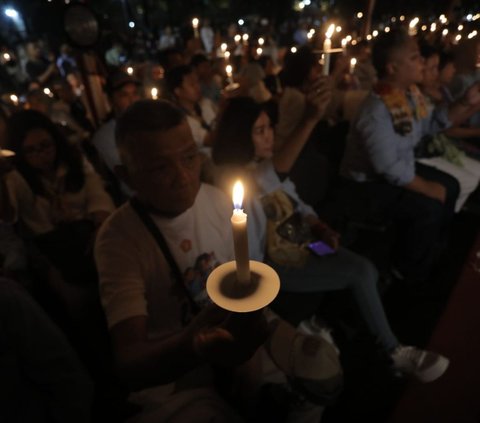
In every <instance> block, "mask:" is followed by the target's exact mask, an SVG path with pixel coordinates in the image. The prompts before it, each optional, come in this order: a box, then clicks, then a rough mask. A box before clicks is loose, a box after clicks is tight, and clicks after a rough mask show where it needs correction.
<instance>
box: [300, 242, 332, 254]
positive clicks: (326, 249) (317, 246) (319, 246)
mask: <svg viewBox="0 0 480 423" xmlns="http://www.w3.org/2000/svg"><path fill="white" fill-rule="evenodd" d="M307 248H308V249H309V250H310V251H311V252H312V253H313V254H315V255H316V256H319V257H324V256H329V255H332V254H335V253H336V251H335V250H334V249H333V248H332V247H330V245H328V244H326V243H325V242H323V241H315V242H311V243H310V244H307Z"/></svg>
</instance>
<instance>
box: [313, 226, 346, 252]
mask: <svg viewBox="0 0 480 423" xmlns="http://www.w3.org/2000/svg"><path fill="white" fill-rule="evenodd" d="M311 229H312V233H313V235H315V237H316V238H317V239H319V240H321V241H323V242H325V244H327V245H329V246H330V247H331V248H333V249H334V250H335V251H336V250H337V249H338V247H339V246H340V234H339V233H338V232H336V231H334V230H333V229H332V228H331V227H330V226H328V225H327V224H326V223H324V222H322V221H320V220H317V221H316V222H315V223H314V224H313V225H312V227H311Z"/></svg>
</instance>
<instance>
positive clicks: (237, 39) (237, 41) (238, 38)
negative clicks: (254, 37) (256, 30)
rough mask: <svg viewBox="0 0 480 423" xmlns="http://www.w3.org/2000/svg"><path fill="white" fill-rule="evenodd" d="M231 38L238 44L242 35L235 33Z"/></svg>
mask: <svg viewBox="0 0 480 423" xmlns="http://www.w3.org/2000/svg"><path fill="white" fill-rule="evenodd" d="M233 39H234V40H235V44H236V45H238V44H240V40H241V39H242V36H241V35H240V34H237V35H235V37H234V38H233Z"/></svg>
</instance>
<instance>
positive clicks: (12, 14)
mask: <svg viewBox="0 0 480 423" xmlns="http://www.w3.org/2000/svg"><path fill="white" fill-rule="evenodd" d="M5 15H6V16H8V17H9V18H12V19H17V18H18V12H17V11H16V10H15V9H12V8H11V7H9V8H7V9H5Z"/></svg>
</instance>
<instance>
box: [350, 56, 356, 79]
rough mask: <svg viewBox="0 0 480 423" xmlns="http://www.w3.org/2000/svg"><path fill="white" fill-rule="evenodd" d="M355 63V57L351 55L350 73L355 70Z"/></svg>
mask: <svg viewBox="0 0 480 423" xmlns="http://www.w3.org/2000/svg"><path fill="white" fill-rule="evenodd" d="M356 64H357V59H355V57H352V58H351V59H350V74H351V75H353V72H355V65H356Z"/></svg>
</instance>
